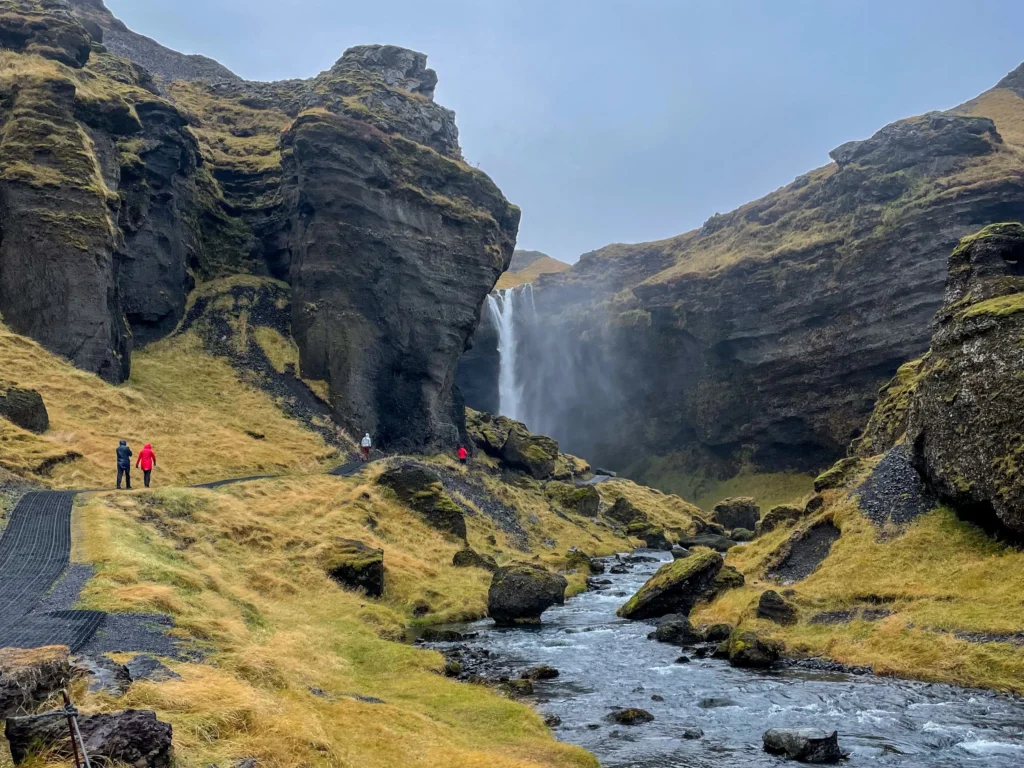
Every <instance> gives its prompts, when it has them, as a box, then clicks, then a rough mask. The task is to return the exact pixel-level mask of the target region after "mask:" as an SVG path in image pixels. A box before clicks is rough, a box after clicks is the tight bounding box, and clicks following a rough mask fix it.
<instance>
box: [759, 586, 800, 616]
mask: <svg viewBox="0 0 1024 768" xmlns="http://www.w3.org/2000/svg"><path fill="white" fill-rule="evenodd" d="M756 615H757V618H759V619H767V620H768V621H773V622H775V623H776V624H796V621H797V614H796V607H795V606H794V605H793V604H792V603H790V602H789V601H788V600H786V598H784V597H783V596H782V595H780V594H779V593H778V592H776V591H775V590H774V589H769V590H766V591H764V592H762V593H761V597H760V598H759V599H758V601H757V611H756Z"/></svg>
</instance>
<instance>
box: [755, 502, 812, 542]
mask: <svg viewBox="0 0 1024 768" xmlns="http://www.w3.org/2000/svg"><path fill="white" fill-rule="evenodd" d="M803 516H804V509H803V507H798V506H796V505H794V504H779V505H778V506H775V507H772V508H771V509H769V510H768V512H767V513H766V514H765V516H764V517H762V518H761V519H760V520H759V521H758V523H757V527H756V528H755V529H754V531H755V533H756V534H757V535H758V536H760V535H761V534H764V533H769V532H770V531H774V530H775V529H776V528H779V527H781V526H783V525H789V524H790V523H794V522H796V521H797V520H799V519H800V518H801V517H803Z"/></svg>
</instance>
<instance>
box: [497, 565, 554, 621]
mask: <svg viewBox="0 0 1024 768" xmlns="http://www.w3.org/2000/svg"><path fill="white" fill-rule="evenodd" d="M568 585H569V584H568V582H567V581H566V580H565V577H564V576H560V575H558V574H557V573H551V572H550V571H548V570H545V569H544V568H541V567H540V566H538V565H532V564H530V563H513V564H512V565H506V566H504V567H502V568H499V569H498V570H497V571H495V572H494V576H493V578H492V579H491V588H490V589H489V590H488V592H487V615H488V616H490V617H491V618H492V619H494V622H495V623H496V624H500V625H505V626H510V625H516V624H539V623H540V616H541V614H542V613H544V611H546V610H547V609H548V608H550V607H551V606H553V605H562V604H563V603H565V590H566V587H568Z"/></svg>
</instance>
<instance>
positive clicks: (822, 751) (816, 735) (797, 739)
mask: <svg viewBox="0 0 1024 768" xmlns="http://www.w3.org/2000/svg"><path fill="white" fill-rule="evenodd" d="M762 740H763V742H764V751H765V752H768V753H769V754H772V755H785V756H786V757H788V758H789V759H790V760H797V761H799V762H801V763H838V762H839V761H840V760H842V759H843V753H842V750H840V749H839V734H838V732H837V731H832V733H829V732H828V731H819V730H817V729H814V728H794V729H789V728H772V729H771V730H768V731H765V732H764V736H763V737H762Z"/></svg>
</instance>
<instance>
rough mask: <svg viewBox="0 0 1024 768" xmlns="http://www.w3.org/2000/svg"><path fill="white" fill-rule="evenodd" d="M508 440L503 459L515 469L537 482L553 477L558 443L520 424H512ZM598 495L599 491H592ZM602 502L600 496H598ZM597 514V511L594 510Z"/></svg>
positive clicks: (502, 449)
mask: <svg viewBox="0 0 1024 768" xmlns="http://www.w3.org/2000/svg"><path fill="white" fill-rule="evenodd" d="M512 424H513V426H512V429H510V430H509V433H508V439H507V440H506V441H505V445H504V446H502V448H501V459H502V461H504V462H505V463H506V464H508V465H509V466H510V467H513V468H514V469H521V470H523V471H524V472H527V473H529V474H530V475H531V476H532V477H534V478H536V479H537V480H543V479H545V478H547V477H551V476H552V475H553V474H554V473H555V462H556V461H557V460H558V443H556V442H555V441H554V440H552V439H551V438H550V437H545V436H544V435H534V434H532V433H531V432H529V431H528V430H527V429H526V427H524V426H523V425H522V424H519V423H518V422H512ZM590 490H591V491H593V493H594V494H595V495H596V494H597V490H596V489H594V488H591V489H590ZM598 500H600V496H598ZM594 514H597V510H596V509H595V510H594Z"/></svg>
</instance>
